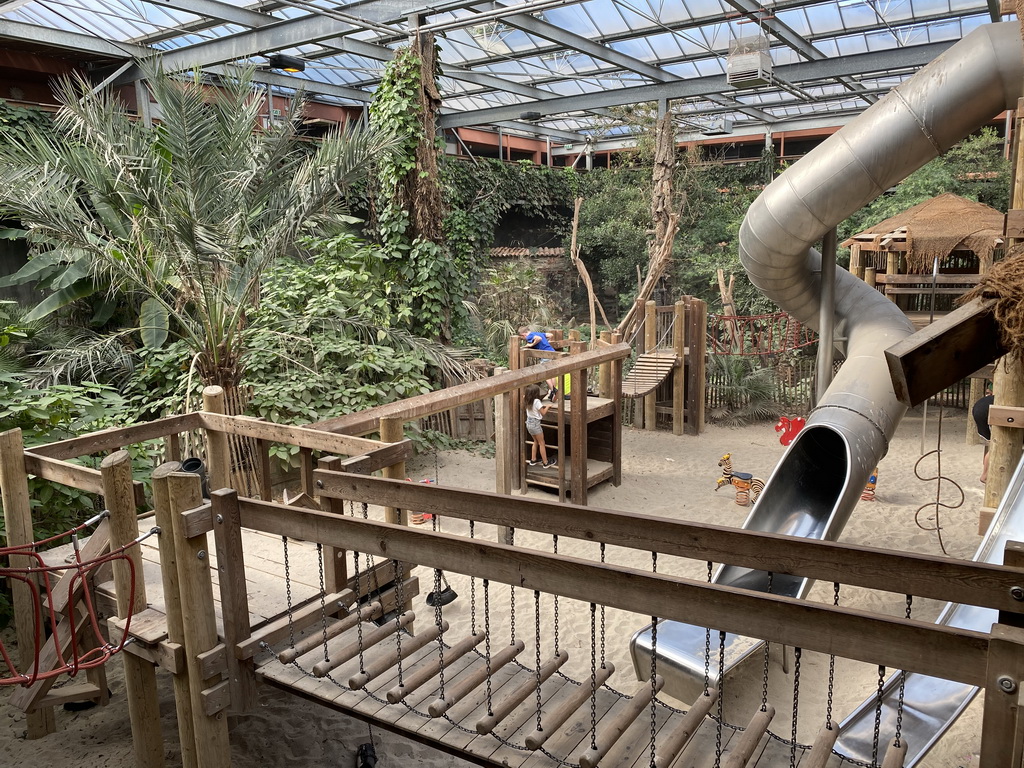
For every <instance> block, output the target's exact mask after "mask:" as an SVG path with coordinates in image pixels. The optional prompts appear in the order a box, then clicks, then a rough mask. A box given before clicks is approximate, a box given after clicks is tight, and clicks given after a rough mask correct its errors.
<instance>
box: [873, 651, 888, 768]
mask: <svg viewBox="0 0 1024 768" xmlns="http://www.w3.org/2000/svg"><path fill="white" fill-rule="evenodd" d="M884 686H885V667H883V666H882V665H881V664H879V665H878V692H877V693H876V694H875V731H874V734H873V735H872V738H871V765H872V768H874V767H875V766H877V765H878V731H879V729H880V728H881V724H882V688H883V687H884Z"/></svg>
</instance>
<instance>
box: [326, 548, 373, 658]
mask: <svg viewBox="0 0 1024 768" xmlns="http://www.w3.org/2000/svg"><path fill="white" fill-rule="evenodd" d="M316 557H317V564H318V565H319V570H320V622H321V626H322V627H323V632H324V638H323V643H324V661H328V658H327V592H326V587H325V585H324V545H323V544H321V543H320V542H319V541H318V542H317V543H316ZM359 671H360V672H362V671H363V670H362V669H360V670H359Z"/></svg>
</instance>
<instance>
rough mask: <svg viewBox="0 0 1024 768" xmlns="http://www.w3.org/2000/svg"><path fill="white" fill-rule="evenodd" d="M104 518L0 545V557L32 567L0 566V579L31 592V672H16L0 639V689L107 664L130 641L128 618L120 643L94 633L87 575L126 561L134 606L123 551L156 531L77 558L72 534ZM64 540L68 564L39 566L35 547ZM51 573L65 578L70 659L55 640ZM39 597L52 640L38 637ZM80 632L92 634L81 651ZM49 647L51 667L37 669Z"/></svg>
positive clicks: (40, 628) (156, 530)
mask: <svg viewBox="0 0 1024 768" xmlns="http://www.w3.org/2000/svg"><path fill="white" fill-rule="evenodd" d="M109 516H110V512H109V511H108V510H103V511H102V512H101V513H99V514H98V515H95V516H93V517H91V518H90V519H89V520H86V521H85V522H84V523H81V524H80V525H78V526H76V527H75V528H72V529H71V530H70V531H67V532H65V533H62V534H59V535H57V536H51V537H49V538H47V539H43V540H41V541H37V542H31V543H29V544H19V545H12V546H9V547H0V558H2V557H5V556H19V557H25V558H28V559H29V560H30V561H31V562H32V563H33V564H32V565H27V566H6V567H0V577H7V578H10V579H13V580H14V581H19V582H21V583H22V584H24V585H25V586H26V587H27V588H28V589H29V591H30V592H31V594H32V604H33V646H34V648H33V656H32V659H33V661H32V671H31V672H19V671H18V668H17V666H16V665H15V663H14V660H13V659H12V658H11V655H10V653H9V652H8V650H7V648H6V647H5V646H4V644H3V642H2V641H0V658H2V660H3V662H4V664H6V666H7V669H8V671H9V673H10V674H9V675H8V676H7V677H4V678H0V685H24V686H31V685H34V684H35V683H36V682H37V681H40V680H50V679H53V678H55V677H58V676H60V675H64V674H68V675H72V676H74V675H76V674H77V673H78V672H80V671H82V670H83V669H94V668H96V667H99V666H102V665H103V664H105V663H106V662H107V660H108V659H109V658H110V657H111V656H113V655H114V654H116V653H118V652H120V651H121V650H122V649H123V648H124V647H125V645H127V644H128V643H129V642H131V637H130V629H131V615H129V616H127V617H125V626H124V632H123V634H122V636H121V640H120V642H119V643H117V644H112V643H110V642H109V641H108V640H107V639H106V638H105V637H104V636H103V632H102V630H101V629H100V624H99V615H98V612H97V609H96V605H95V602H94V601H93V596H92V593H91V591H90V588H89V584H90V581H89V575H90V574H91V573H93V572H94V571H95V570H96V569H97V568H100V567H101V566H103V565H106V564H107V563H113V562H117V561H122V562H125V563H127V565H128V570H129V574H130V584H131V587H130V589H129V594H128V602H129V604H130V605H134V603H135V583H136V579H135V563H134V561H133V560H132V559H131V557H130V556H129V555H128V550H129V549H131V548H132V547H136V546H138V545H140V544H141V543H142V542H143V541H145V540H146V539H148V538H149V537H150V536H155V535H158V534H160V532H161V531H160V529H159V528H158V527H153V528H151V529H150V530H149V531H148V532H147V533H144V534H141V535H139V536H138V537H136V538H135V539H132V540H131V541H129V542H127V543H125V544H124V545H122V546H120V547H117V548H116V549H114V550H111V551H110V552H107V553H105V554H102V555H98V556H96V557H94V558H91V559H88V560H83V559H82V550H81V546H80V543H79V540H78V534H80V533H81V532H83V531H84V530H85V529H86V528H89V527H91V526H93V525H95V524H97V523H99V522H100V521H101V520H103V519H105V518H107V517H109ZM68 536H70V537H71V543H72V547H73V549H74V553H75V555H74V557H75V559H74V562H73V563H70V564H66V563H62V564H60V565H47V564H46V563H45V562H43V558H42V556H41V555H40V554H39V552H38V551H37V550H38V548H40V547H43V546H45V545H46V544H51V543H53V542H55V541H57V540H59V539H63V538H66V537H68ZM56 573H61V574H70V576H69V578H68V579H67V581H68V584H67V608H66V616H67V617H68V619H69V622H68V623H69V624H70V627H69V629H68V636H67V645H68V647H69V650H70V655H67V654H66V653H65V651H64V644H63V643H62V642H61V640H60V638H59V637H58V635H57V633H58V628H59V627H60V625H61V617H60V616H59V615H58V614H57V611H56V609H55V607H54V606H55V605H56V602H57V600H56V597H55V591H54V590H55V588H56V586H57V583H60V582H62V581H63V580H64V577H63V576H62V577H61V578H60V579H57V581H56V582H54V580H53V579H52V575H53V574H56ZM40 580H41V581H42V584H43V588H42V590H40V587H39V583H38V582H39V581H40ZM79 586H81V589H82V592H81V598H80V599H81V602H82V604H84V606H85V614H86V615H85V619H86V622H85V623H84V624H80V623H79V621H78V620H77V618H75V617H76V616H77V613H78V609H77V608H76V607H75V601H76V598H75V593H76V591H77V589H78V587H79ZM44 595H45V604H46V606H47V608H46V611H47V615H46V618H47V620H48V623H49V625H50V627H51V629H52V636H50V637H44V631H43V600H44ZM85 628H88V630H89V632H90V633H91V635H92V638H93V641H94V642H91V643H88V645H92V646H93V647H91V648H88V649H87V650H84V651H83V650H82V647H81V645H80V643H79V633H80V632H82V631H83V630H84V629H85ZM50 643H52V646H53V649H54V652H55V654H56V658H55V663H54V666H53V667H52V668H51V669H47V670H43V669H40V666H39V664H40V657H41V651H42V648H43V647H44V645H46V644H50Z"/></svg>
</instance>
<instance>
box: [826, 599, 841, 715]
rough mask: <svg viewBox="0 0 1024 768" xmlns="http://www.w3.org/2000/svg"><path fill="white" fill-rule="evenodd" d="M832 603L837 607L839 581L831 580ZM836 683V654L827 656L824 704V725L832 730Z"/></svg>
mask: <svg viewBox="0 0 1024 768" xmlns="http://www.w3.org/2000/svg"><path fill="white" fill-rule="evenodd" d="M832 605H833V606H834V607H836V608H838V607H839V582H838V581H834V582H832ZM835 685H836V655H835V654H834V653H833V654H830V655H829V657H828V700H827V703H826V705H825V727H826V728H828V729H829V730H830V731H831V730H832V695H833V692H834V691H835Z"/></svg>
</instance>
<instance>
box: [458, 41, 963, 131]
mask: <svg viewBox="0 0 1024 768" xmlns="http://www.w3.org/2000/svg"><path fill="white" fill-rule="evenodd" d="M952 44H953V43H952V41H945V42H941V43H929V44H927V45H918V46H913V47H908V48H897V49H894V50H890V51H878V52H873V53H861V54H856V55H854V56H844V57H842V58H836V59H823V60H820V61H807V62H800V63H798V64H789V65H787V66H784V67H779V68H778V69H777V70H776V74H778V75H779V77H781V78H783V79H785V80H786V81H787V82H791V83H799V82H803V81H807V80H824V79H831V78H836V77H849V76H851V75H858V74H861V73H867V72H884V71H886V70H891V69H902V68H908V67H920V66H924V65H925V64H927V63H928V62H930V61H931V60H932V59H934V58H935V57H936V56H938V55H939V54H940V53H942V52H943V51H944V50H946V49H947V48H949V47H950V46H951V45H952ZM729 90H731V87H730V86H729V85H727V84H726V81H725V76H723V75H717V76H714V77H699V78H693V79H691V80H682V81H680V82H677V83H658V84H657V85H640V86H635V87H632V88H620V89H618V90H614V91H604V92H602V93H591V94H586V95H582V96H561V97H557V98H554V99H547V100H545V101H538V102H535V103H533V104H531V105H529V109H530V110H531V111H534V112H540V113H541V115H556V114H564V113H566V112H575V111H578V110H584V109H590V110H593V109H595V108H598V107H614V106H620V105H623V104H636V103H639V102H644V101H658V100H660V99H684V98H693V97H707V96H709V95H713V94H721V93H722V92H728V91H729ZM523 107H524V105H521V104H519V105H516V107H515V111H516V112H518V111H519V110H522V109H523ZM513 116H514V115H513V110H512V109H510V108H509V107H492V108H489V109H480V110H474V111H472V112H463V113H460V114H458V115H448V116H445V117H443V118H441V126H442V127H445V128H453V127H457V126H462V125H479V124H482V123H483V124H488V123H493V122H495V121H499V120H508V119H510V118H512V117H513Z"/></svg>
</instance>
